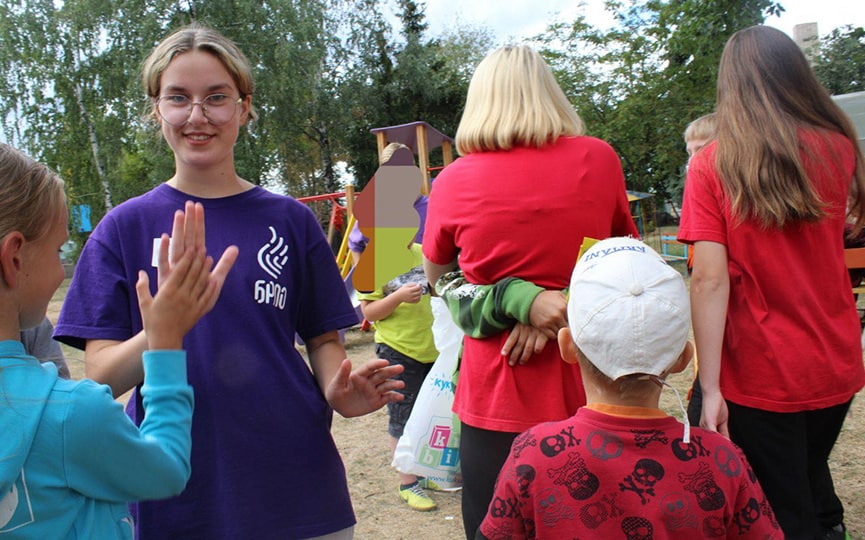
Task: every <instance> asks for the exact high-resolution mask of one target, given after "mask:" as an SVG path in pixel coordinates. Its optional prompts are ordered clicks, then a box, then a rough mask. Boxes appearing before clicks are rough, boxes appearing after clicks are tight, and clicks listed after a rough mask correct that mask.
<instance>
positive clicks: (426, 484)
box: [417, 478, 442, 491]
mask: <svg viewBox="0 0 865 540" xmlns="http://www.w3.org/2000/svg"><path fill="white" fill-rule="evenodd" d="M417 482H418V484H420V487H422V488H424V489H429V490H432V491H442V488H441V486H439V485H438V484H436V483H435V482H433V481H432V480H430V479H429V478H418V480H417Z"/></svg>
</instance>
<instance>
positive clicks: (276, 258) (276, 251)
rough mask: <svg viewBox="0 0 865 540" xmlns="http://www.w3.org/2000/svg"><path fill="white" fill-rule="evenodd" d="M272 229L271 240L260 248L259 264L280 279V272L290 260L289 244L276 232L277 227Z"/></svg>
mask: <svg viewBox="0 0 865 540" xmlns="http://www.w3.org/2000/svg"><path fill="white" fill-rule="evenodd" d="M268 229H270V241H269V242H267V243H266V244H264V245H263V246H261V249H259V250H258V265H259V266H261V268H262V269H263V270H264V271H265V272H267V274H268V275H269V276H270V277H272V278H273V279H279V274H281V273H282V269H283V268H284V267H285V263H286V261H287V260H288V255H286V253H288V244H287V243H286V242H285V240H283V239H282V238H281V237H279V236H278V235H277V234H276V229H274V228H273V227H268Z"/></svg>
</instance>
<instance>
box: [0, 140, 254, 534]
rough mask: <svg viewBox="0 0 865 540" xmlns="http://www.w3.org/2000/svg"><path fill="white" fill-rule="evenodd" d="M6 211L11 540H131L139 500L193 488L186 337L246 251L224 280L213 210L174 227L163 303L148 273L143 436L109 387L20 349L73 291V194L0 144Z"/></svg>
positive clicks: (164, 261) (2, 434)
mask: <svg viewBox="0 0 865 540" xmlns="http://www.w3.org/2000/svg"><path fill="white" fill-rule="evenodd" d="M0 208H3V212H2V215H0V539H6V538H15V539H18V538H34V539H37V538H38V539H45V538H51V539H77V538H81V539H112V538H132V531H133V528H132V525H133V524H132V518H131V517H130V515H129V513H128V511H127V506H126V503H127V501H130V500H139V499H155V498H164V497H169V496H171V495H174V494H177V493H179V492H180V491H182V490H183V489H184V487H185V485H186V481H187V479H188V478H189V473H190V466H189V452H190V446H191V441H190V425H191V423H192V407H193V396H192V388H191V387H190V386H189V385H188V384H187V382H186V352H185V351H183V350H182V347H183V336H184V335H185V334H186V332H187V331H189V330H190V329H191V328H192V327H193V326H194V325H195V323H196V322H197V321H198V320H199V319H200V318H201V317H202V316H203V315H204V314H205V313H207V312H208V311H210V309H211V308H212V307H213V305H214V304H215V303H216V299H217V298H218V296H219V292H220V290H221V288H222V283H223V282H224V279H225V275H226V274H227V273H228V271H229V269H230V268H231V266H232V264H233V263H234V259H235V258H236V256H237V248H235V247H233V246H232V247H230V248H228V249H226V251H225V253H224V255H223V257H222V259H221V260H220V261H219V263H218V264H217V265H216V266H215V268H214V269H213V271H211V266H212V263H213V261H212V259H211V258H210V257H207V255H206V252H205V248H204V210H203V208H202V207H201V205H193V204H192V203H187V205H186V211H185V212H181V211H178V212H177V214H176V215H175V219H174V228H173V230H172V241H171V249H170V251H171V253H170V254H169V241H168V236H167V235H163V238H162V239H161V244H160V250H159V256H158V259H159V260H158V261H157V262H156V265H157V267H158V270H159V292H158V293H157V294H156V296H155V297H154V296H152V295H151V292H150V283H149V281H148V279H147V275H146V274H145V273H144V272H142V273H141V277H140V279H139V281H138V283H137V286H136V291H137V293H138V302H139V307H140V309H141V316H142V319H143V320H144V327H145V335H146V339H147V344H148V350H147V351H146V352H145V353H144V359H143V360H144V371H145V378H144V387H143V390H142V394H143V395H144V407H145V409H146V411H147V417H146V418H145V420H144V422H143V423H142V424H141V427H140V429H139V428H138V427H136V426H135V425H134V424H133V423H132V422H131V421H130V420H129V418H128V417H127V416H126V415H125V414H124V412H123V407H122V405H120V404H119V403H117V402H116V401H114V399H113V398H112V394H111V390H110V389H109V387H108V386H105V385H99V384H96V383H94V382H93V381H89V380H83V381H70V380H65V379H60V378H59V377H58V376H57V368H56V366H55V365H54V364H52V363H50V362H49V363H46V364H40V363H39V361H38V360H36V358H34V357H32V356H29V355H27V354H26V353H25V352H24V346H23V345H22V344H21V342H20V341H19V333H20V331H21V330H23V329H26V328H30V327H34V326H37V325H39V324H40V323H41V322H42V320H43V319H44V317H45V312H46V309H47V307H48V303H49V302H50V300H51V297H52V296H53V294H54V292H55V291H56V290H57V287H58V286H59V285H60V284H61V282H62V281H63V277H64V271H63V267H62V265H61V263H60V247H61V246H62V245H63V244H64V243H65V242H66V240H67V226H68V222H67V209H66V200H65V195H64V192H63V181H62V180H61V179H60V178H59V177H58V176H57V175H56V174H55V173H54V172H52V171H51V170H49V169H48V168H47V167H45V166H44V165H41V164H39V163H37V162H35V161H33V160H32V159H30V158H29V157H27V156H25V155H24V154H22V153H20V152H18V151H17V150H15V149H14V148H11V147H10V146H7V145H5V144H0Z"/></svg>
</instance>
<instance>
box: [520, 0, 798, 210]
mask: <svg viewBox="0 0 865 540" xmlns="http://www.w3.org/2000/svg"><path fill="white" fill-rule="evenodd" d="M607 9H608V10H610V11H612V13H613V14H614V16H615V20H616V21H617V24H616V26H614V27H613V28H610V29H605V30H598V29H596V28H593V27H592V26H590V25H589V24H588V23H587V22H586V21H585V19H584V18H582V17H578V18H577V19H576V20H575V21H574V22H572V23H570V24H565V23H561V24H557V25H553V26H551V27H550V28H549V30H548V32H547V33H546V34H544V35H542V36H538V38H537V40H538V41H539V42H540V43H541V44H542V53H543V54H544V56H545V57H546V59H547V60H548V62H549V63H550V65H551V67H552V68H553V70H554V72H555V74H556V76H557V78H558V79H559V81H560V82H561V84H562V86H563V88H564V89H565V92H566V94H567V95H568V96H569V98H570V99H571V101H572V102H573V103H574V105H575V107H576V108H577V110H578V112H579V113H580V115H581V116H582V117H583V119H584V121H585V122H586V125H587V129H588V132H589V133H590V134H592V135H594V136H597V137H600V138H602V139H604V140H606V141H608V142H609V143H610V144H611V145H612V146H613V147H614V148H615V149H616V151H617V152H618V154H619V156H620V157H621V159H622V167H623V169H624V171H625V176H626V181H627V184H628V187H629V188H630V189H633V190H637V191H646V192H651V193H655V194H656V196H657V197H658V198H659V199H661V200H672V199H677V200H680V198H681V184H682V164H683V163H684V161H685V160H686V159H687V156H686V155H685V151H684V142H683V139H682V134H683V132H684V129H685V126H686V125H687V124H688V122H690V121H691V120H693V119H694V118H696V117H698V116H700V115H703V114H706V113H708V112H710V111H712V110H713V109H714V101H715V99H714V95H715V79H716V73H717V67H718V62H719V60H720V54H721V51H722V50H723V47H724V44H725V43H726V41H727V39H728V38H729V36H730V35H731V34H732V33H734V32H735V31H737V30H739V29H741V28H745V27H748V26H751V25H754V24H758V23H761V22H762V21H763V20H764V18H765V17H766V16H768V15H770V14H777V13H778V12H779V11H780V10H782V9H783V8H782V7H781V6H780V5H779V4H777V3H776V2H771V1H769V0H739V1H729V0H728V1H721V0H713V1H704V0H666V1H662V0H633V1H630V2H624V1H612V0H610V1H608V2H607ZM659 202H660V201H659Z"/></svg>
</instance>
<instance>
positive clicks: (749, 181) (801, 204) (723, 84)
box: [715, 26, 865, 229]
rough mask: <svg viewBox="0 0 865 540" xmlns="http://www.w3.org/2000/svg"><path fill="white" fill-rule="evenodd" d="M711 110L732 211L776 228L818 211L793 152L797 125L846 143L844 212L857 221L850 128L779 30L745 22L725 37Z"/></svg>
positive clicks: (860, 198) (822, 210)
mask: <svg viewBox="0 0 865 540" xmlns="http://www.w3.org/2000/svg"><path fill="white" fill-rule="evenodd" d="M717 114H718V132H717V140H718V149H717V153H716V157H715V164H716V167H717V169H718V172H719V174H720V176H721V180H722V182H723V185H724V189H725V192H726V194H727V195H728V196H729V199H730V203H731V205H732V210H733V215H734V216H736V217H737V218H738V219H740V220H742V219H755V220H757V222H759V223H760V224H762V225H763V226H764V227H778V228H781V227H784V226H785V225H787V224H788V223H792V222H800V221H806V222H808V221H817V220H819V219H821V218H822V217H823V216H824V215H825V214H826V204H825V202H824V201H823V200H821V198H820V196H819V194H818V192H817V190H816V187H815V186H814V184H813V183H812V182H811V180H810V178H809V177H808V173H807V171H806V170H805V166H804V164H803V162H802V157H801V154H800V152H802V151H803V150H802V149H801V147H800V144H799V130H800V129H802V128H805V129H810V130H817V131H828V132H835V133H840V134H842V135H844V136H845V137H847V138H848V139H849V140H850V141H851V143H852V144H853V147H854V152H855V154H856V169H855V172H854V177H853V178H852V179H851V180H852V183H851V185H850V195H849V203H848V209H849V212H850V215H852V216H854V217H855V220H856V228H857V229H858V228H860V227H861V226H862V224H863V222H865V166H863V157H862V152H861V151H860V149H859V147H858V145H857V140H856V134H855V131H854V129H853V126H852V124H851V123H850V120H849V119H848V118H847V116H846V115H845V114H844V113H843V112H842V111H841V109H840V108H839V107H838V105H837V104H835V102H834V101H833V100H832V98H831V97H830V96H829V94H828V93H827V92H826V90H825V89H824V88H823V87H822V86H821V85H820V83H819V82H818V81H817V78H816V77H815V76H814V73H813V71H811V68H810V66H809V65H808V61H807V60H806V59H805V55H804V54H803V53H802V51H801V50H800V49H799V47H798V46H797V45H796V43H795V42H793V40H792V39H790V38H789V37H788V36H787V35H786V34H784V33H783V32H781V31H780V30H776V29H774V28H770V27H768V26H752V27H750V28H746V29H744V30H740V31H738V32H736V33H735V34H733V35H732V36H731V37H730V39H729V40H728V41H727V44H726V45H725V46H724V51H723V53H722V55H721V63H720V66H719V68H718V87H717ZM827 147H828V145H827ZM804 151H806V152H807V151H808V149H805V150H804ZM824 159H825V158H824ZM829 159H831V156H830V157H829Z"/></svg>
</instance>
